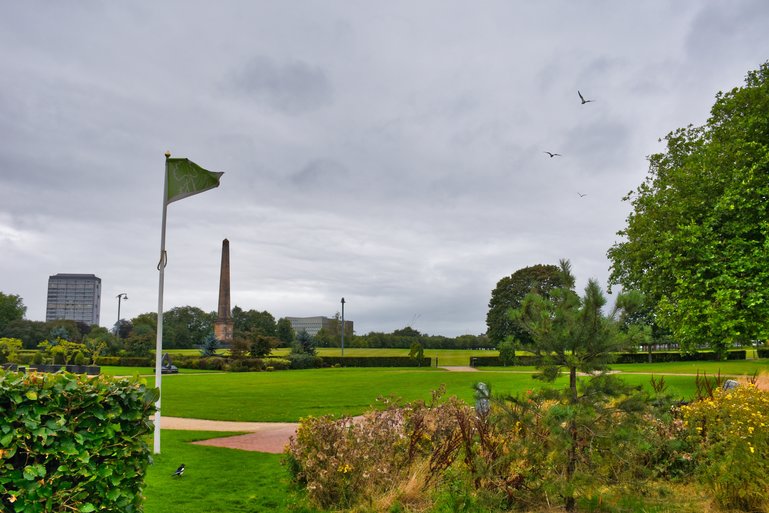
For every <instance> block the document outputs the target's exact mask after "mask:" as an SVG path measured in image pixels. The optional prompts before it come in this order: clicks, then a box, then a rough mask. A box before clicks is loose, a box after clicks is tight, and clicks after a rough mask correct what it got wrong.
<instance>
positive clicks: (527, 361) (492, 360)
mask: <svg viewBox="0 0 769 513" xmlns="http://www.w3.org/2000/svg"><path fill="white" fill-rule="evenodd" d="M535 363H536V361H535V358H534V357H533V356H529V355H524V356H516V357H515V364H514V365H534V364H535ZM504 366H505V364H504V363H502V360H500V359H499V357H498V356H473V357H471V358H470V367H504ZM507 367H511V365H507Z"/></svg>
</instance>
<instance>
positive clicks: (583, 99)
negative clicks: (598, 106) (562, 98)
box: [577, 91, 593, 105]
mask: <svg viewBox="0 0 769 513" xmlns="http://www.w3.org/2000/svg"><path fill="white" fill-rule="evenodd" d="M577 94H578V95H579V99H580V100H582V105H584V104H586V103H590V102H592V101H593V100H586V99H585V97H584V96H582V93H580V92H579V91H577Z"/></svg>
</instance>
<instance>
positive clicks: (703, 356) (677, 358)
mask: <svg viewBox="0 0 769 513" xmlns="http://www.w3.org/2000/svg"><path fill="white" fill-rule="evenodd" d="M768 351H769V350H768ZM759 356H760V353H759ZM745 357H746V355H745V350H744V349H740V350H737V351H729V352H728V353H727V354H726V359H727V360H744V359H745ZM715 360H718V358H717V357H716V354H715V353H712V352H703V353H693V354H681V353H675V352H659V353H652V363H662V362H703V361H715ZM648 362H649V353H621V354H618V355H617V359H616V360H615V361H614V363H648ZM535 364H536V358H535V357H534V356H528V355H526V356H516V357H515V365H535ZM470 366H471V367H502V366H504V364H503V363H502V361H501V360H500V359H499V357H498V356H474V357H472V358H470Z"/></svg>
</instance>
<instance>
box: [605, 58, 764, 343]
mask: <svg viewBox="0 0 769 513" xmlns="http://www.w3.org/2000/svg"><path fill="white" fill-rule="evenodd" d="M665 140H666V143H667V149H666V151H665V152H663V153H657V154H654V155H652V156H651V157H649V174H648V176H647V177H646V180H645V181H644V183H642V184H641V185H640V186H639V187H638V189H637V190H636V191H634V192H631V193H629V194H628V196H626V197H625V200H626V201H629V202H630V203H631V204H632V207H633V209H632V212H631V213H630V215H629V216H628V218H627V226H626V227H625V228H624V229H623V230H622V231H620V232H618V235H621V236H622V237H623V238H624V240H622V241H621V242H617V243H615V244H614V245H613V246H612V247H611V249H609V251H608V256H609V259H610V260H611V277H610V282H611V283H612V284H619V285H622V286H623V287H625V288H635V289H638V290H640V291H642V292H643V293H644V294H646V296H647V297H648V298H649V300H651V302H652V303H653V304H654V305H656V306H655V310H654V313H655V320H656V322H657V324H659V325H660V326H662V327H664V328H666V329H668V330H669V331H670V332H671V333H672V335H673V337H674V339H675V341H677V342H678V343H679V344H680V345H681V346H682V348H684V349H693V348H695V347H696V346H697V345H698V344H703V343H705V344H709V345H710V346H711V347H713V348H714V349H716V350H717V351H720V352H724V351H725V350H726V349H727V348H728V347H729V346H731V345H732V344H733V343H735V342H747V341H752V340H767V339H769V325H768V324H767V323H766V319H767V318H769V237H768V235H769V63H765V64H763V65H762V66H761V67H760V68H759V69H758V70H756V71H752V72H750V73H748V75H747V77H746V80H745V85H744V86H743V87H741V88H734V89H732V90H731V91H729V92H727V93H718V94H717V95H716V102H715V104H714V105H713V107H712V109H711V114H710V117H709V119H708V120H707V122H706V123H705V125H703V126H699V127H693V126H688V127H686V128H681V129H678V130H676V131H674V132H671V133H669V134H668V135H667V137H666V138H665Z"/></svg>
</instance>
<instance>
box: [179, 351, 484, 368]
mask: <svg viewBox="0 0 769 513" xmlns="http://www.w3.org/2000/svg"><path fill="white" fill-rule="evenodd" d="M290 351H291V350H290V349H289V348H288V347H279V348H277V349H273V350H272V354H271V356H278V357H280V356H288V353H289V352H290ZM221 352H222V353H223V354H224V353H225V352H224V351H221ZM168 353H169V354H170V355H171V358H173V355H175V354H179V355H191V356H199V355H200V350H198V349H170V350H169V351H168ZM498 354H499V352H498V351H496V350H489V351H487V350H480V349H425V356H426V357H429V358H432V359H433V365H435V359H436V358H437V359H438V365H441V366H455V365H456V366H461V365H470V358H471V357H473V356H497V355H498ZM318 355H319V356H321V357H323V356H341V355H342V350H341V349H340V348H338V347H319V348H318ZM344 355H345V356H408V355H409V350H408V349H362V348H345V350H344Z"/></svg>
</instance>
